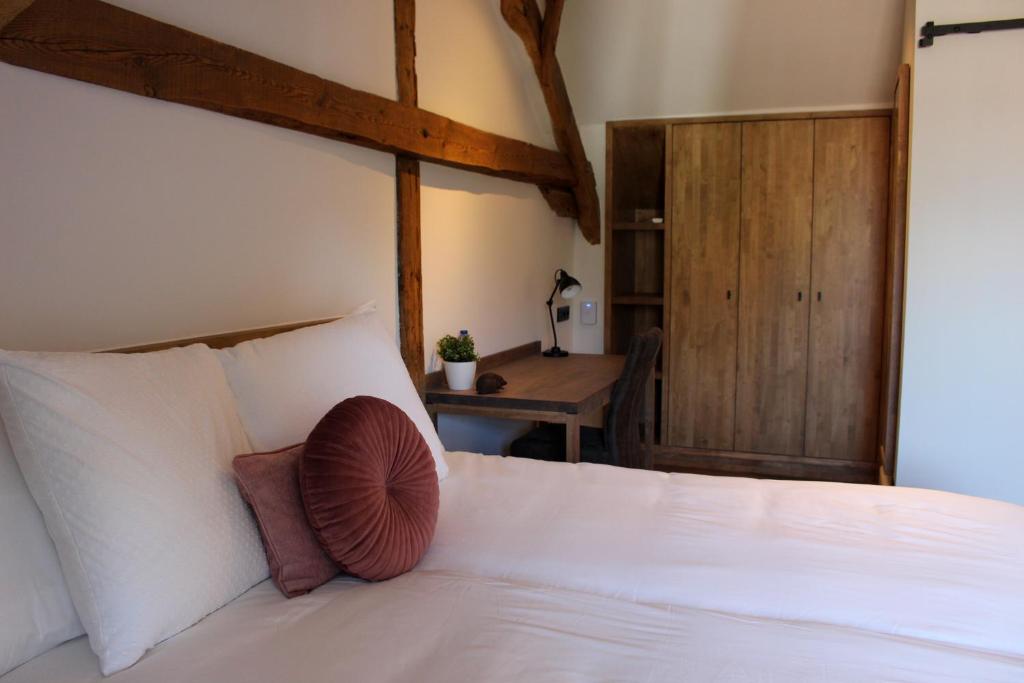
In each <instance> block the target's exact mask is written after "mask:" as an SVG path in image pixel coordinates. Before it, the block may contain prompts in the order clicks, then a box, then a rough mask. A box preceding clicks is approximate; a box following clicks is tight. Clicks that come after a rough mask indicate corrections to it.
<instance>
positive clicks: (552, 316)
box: [548, 294, 558, 349]
mask: <svg viewBox="0 0 1024 683" xmlns="http://www.w3.org/2000/svg"><path fill="white" fill-rule="evenodd" d="M554 302H555V300H554V294H552V295H551V298H550V299H548V317H549V318H550V319H551V336H552V337H553V338H554V344H553V345H552V348H555V349H557V348H558V329H557V328H556V327H555V314H554V310H553V309H552V305H553V304H554Z"/></svg>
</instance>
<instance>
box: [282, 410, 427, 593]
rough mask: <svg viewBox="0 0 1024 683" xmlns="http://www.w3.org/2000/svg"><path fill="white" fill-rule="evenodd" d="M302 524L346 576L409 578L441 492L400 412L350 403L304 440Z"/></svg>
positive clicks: (424, 446)
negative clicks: (406, 574) (306, 524)
mask: <svg viewBox="0 0 1024 683" xmlns="http://www.w3.org/2000/svg"><path fill="white" fill-rule="evenodd" d="M299 485H300V488H301V489H302V500H303V503H304V504H305V506H306V517H307V518H308V519H309V523H310V524H311V525H312V527H313V531H314V532H315V533H316V535H317V538H319V539H320V545H321V546H322V547H323V548H324V550H326V551H327V554H328V555H330V557H331V559H333V560H334V562H335V563H336V564H337V565H338V566H339V567H341V568H342V570H343V571H346V572H348V573H349V574H352V575H353V576H358V577H361V578H364V579H368V580H371V581H380V580H383V579H389V578H391V577H393V576H397V575H399V574H402V573H404V572H407V571H409V570H410V569H412V568H413V567H414V566H416V563H417V562H419V560H420V557H422V556H423V553H424V552H426V550H427V547H428V546H429V545H430V541H431V540H432V539H433V537H434V527H435V526H436V525H437V511H438V506H439V504H440V490H439V488H438V484H437V471H436V467H435V466H434V459H433V457H432V456H431V454H430V448H428V447H427V443H426V442H425V441H424V440H423V436H422V435H421V434H420V431H419V429H417V428H416V425H415V424H414V423H413V421H412V420H411V419H409V417H408V416H407V415H406V414H405V413H404V412H402V410H401V409H400V408H398V407H397V406H395V405H394V404H392V403H389V402H387V401H385V400H383V399H380V398H375V397H372V396H356V397H354V398H350V399H347V400H345V401H343V402H341V403H339V404H338V405H336V406H335V407H334V408H332V409H331V410H330V412H328V413H327V415H325V416H324V418H323V419H322V420H321V421H320V423H319V424H317V426H316V427H315V428H314V429H313V431H312V432H311V433H310V435H309V438H308V439H307V440H306V450H305V453H304V454H303V456H302V463H301V465H300V468H299Z"/></svg>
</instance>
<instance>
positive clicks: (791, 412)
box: [735, 121, 814, 455]
mask: <svg viewBox="0 0 1024 683" xmlns="http://www.w3.org/2000/svg"><path fill="white" fill-rule="evenodd" d="M742 125H743V181H742V190H741V191H742V201H741V204H742V210H741V220H740V224H741V236H740V300H739V343H738V357H737V387H736V445H735V448H736V450H739V451H751V452H757V453H779V454H785V455H801V454H802V453H803V450H804V411H805V408H806V399H807V332H808V317H807V316H808V309H809V301H808V298H809V297H808V289H809V287H810V279H811V278H810V275H811V273H810V271H811V209H812V196H813V168H814V122H813V121H770V122H760V123H744V124H742Z"/></svg>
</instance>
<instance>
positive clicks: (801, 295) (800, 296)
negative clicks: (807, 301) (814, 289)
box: [796, 292, 804, 301]
mask: <svg viewBox="0 0 1024 683" xmlns="http://www.w3.org/2000/svg"><path fill="white" fill-rule="evenodd" d="M796 300H797V301H803V300H804V293H803V292H797V293H796Z"/></svg>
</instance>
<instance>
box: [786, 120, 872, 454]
mask: <svg viewBox="0 0 1024 683" xmlns="http://www.w3.org/2000/svg"><path fill="white" fill-rule="evenodd" d="M814 158H815V161H814V238H813V262H812V265H811V270H812V291H813V293H814V296H813V297H812V302H811V327H810V334H811V340H810V350H809V353H810V361H809V370H808V393H807V442H806V454H807V455H808V456H813V457H818V458H835V459H842V460H859V461H866V462H871V461H873V460H875V459H876V455H875V444H876V439H877V429H878V399H879V389H880V377H881V365H882V313H883V305H884V300H883V288H884V283H885V241H886V221H887V214H888V208H887V204H888V180H889V119H888V118H884V117H874V118H854V119H824V120H819V121H817V122H816V123H815V156H814Z"/></svg>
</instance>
